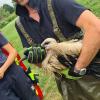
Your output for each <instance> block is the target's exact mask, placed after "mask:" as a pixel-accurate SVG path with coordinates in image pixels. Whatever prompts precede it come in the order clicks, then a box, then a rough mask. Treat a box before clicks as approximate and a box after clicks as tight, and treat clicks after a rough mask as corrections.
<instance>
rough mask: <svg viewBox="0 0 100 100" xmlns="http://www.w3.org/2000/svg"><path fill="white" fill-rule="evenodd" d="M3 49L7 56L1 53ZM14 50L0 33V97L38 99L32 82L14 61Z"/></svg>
mask: <svg viewBox="0 0 100 100" xmlns="http://www.w3.org/2000/svg"><path fill="white" fill-rule="evenodd" d="M2 49H5V50H6V51H7V52H8V53H9V55H8V57H7V56H6V55H5V54H4V53H3V51H2ZM16 55H17V52H16V50H15V49H14V48H13V47H12V46H11V45H10V44H9V42H8V41H7V39H6V38H5V37H4V36H3V35H2V34H1V33H0V98H1V99H2V100H39V99H38V97H37V95H36V93H35V90H34V87H33V84H32V83H31V81H30V79H29V78H28V77H27V76H26V74H25V73H24V71H23V69H22V68H21V67H19V66H17V65H16V64H15V62H14V60H15V57H16Z"/></svg>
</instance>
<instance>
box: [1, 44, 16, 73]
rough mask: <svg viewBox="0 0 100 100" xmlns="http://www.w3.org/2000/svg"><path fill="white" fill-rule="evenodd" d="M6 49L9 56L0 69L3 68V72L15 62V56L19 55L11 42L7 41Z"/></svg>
mask: <svg viewBox="0 0 100 100" xmlns="http://www.w3.org/2000/svg"><path fill="white" fill-rule="evenodd" d="M3 48H4V49H5V50H7V52H8V53H9V56H8V58H7V60H6V62H5V63H4V64H3V65H2V67H1V68H0V70H2V72H3V73H5V71H6V70H7V69H8V68H9V67H10V65H11V64H12V63H13V62H14V60H15V57H16V55H17V52H16V50H15V49H14V48H13V47H12V46H11V45H10V44H9V43H7V44H6V45H4V46H3Z"/></svg>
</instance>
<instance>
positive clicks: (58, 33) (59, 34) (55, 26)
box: [47, 0, 67, 41]
mask: <svg viewBox="0 0 100 100" xmlns="http://www.w3.org/2000/svg"><path fill="white" fill-rule="evenodd" d="M47 5H48V11H49V15H50V17H51V20H52V24H53V29H54V33H55V35H56V36H57V37H58V39H59V40H60V41H66V40H67V39H66V38H65V37H64V35H63V34H62V32H61V30H60V28H59V26H58V24H57V20H56V17H55V13H54V10H53V7H52V0H47Z"/></svg>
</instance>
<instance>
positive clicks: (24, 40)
mask: <svg viewBox="0 0 100 100" xmlns="http://www.w3.org/2000/svg"><path fill="white" fill-rule="evenodd" d="M15 27H16V30H17V32H18V35H19V37H20V39H21V42H22V45H23V47H24V48H25V47H29V44H28V43H27V40H26V39H25V38H24V36H23V34H22V32H21V31H20V29H19V28H18V26H17V24H16V23H15Z"/></svg>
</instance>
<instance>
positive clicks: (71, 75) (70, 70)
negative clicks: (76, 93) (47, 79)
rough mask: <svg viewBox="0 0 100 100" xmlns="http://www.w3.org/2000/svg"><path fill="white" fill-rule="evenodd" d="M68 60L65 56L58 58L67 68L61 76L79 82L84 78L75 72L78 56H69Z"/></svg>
mask: <svg viewBox="0 0 100 100" xmlns="http://www.w3.org/2000/svg"><path fill="white" fill-rule="evenodd" d="M67 58H68V60H67V59H66V58H65V57H64V56H58V60H59V62H60V63H61V64H63V65H64V66H66V69H65V70H63V71H61V74H63V76H65V77H66V78H68V79H72V80H77V79H80V78H81V77H82V76H81V75H79V74H78V73H75V72H74V65H75V63H76V61H77V56H75V55H73V56H70V55H67Z"/></svg>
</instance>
